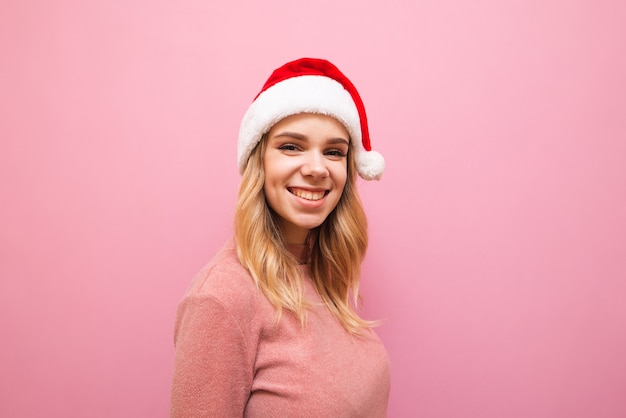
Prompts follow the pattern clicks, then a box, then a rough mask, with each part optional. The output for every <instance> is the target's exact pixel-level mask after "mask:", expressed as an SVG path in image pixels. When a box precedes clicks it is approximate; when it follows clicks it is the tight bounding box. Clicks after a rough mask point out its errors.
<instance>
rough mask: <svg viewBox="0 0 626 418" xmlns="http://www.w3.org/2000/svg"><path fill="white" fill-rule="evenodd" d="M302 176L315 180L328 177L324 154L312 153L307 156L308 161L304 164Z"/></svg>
mask: <svg viewBox="0 0 626 418" xmlns="http://www.w3.org/2000/svg"><path fill="white" fill-rule="evenodd" d="M301 171H302V175H304V176H311V177H314V178H324V177H328V175H329V172H328V167H327V166H326V158H324V154H322V153H321V152H318V151H310V152H308V153H307V155H306V160H305V161H304V163H303V164H302V168H301Z"/></svg>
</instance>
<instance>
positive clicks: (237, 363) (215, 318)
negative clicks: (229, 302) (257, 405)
mask: <svg viewBox="0 0 626 418" xmlns="http://www.w3.org/2000/svg"><path fill="white" fill-rule="evenodd" d="M240 324H241V321H238V320H237V319H236V318H234V317H233V315H232V314H231V313H230V312H229V311H228V310H227V309H226V307H225V306H223V305H222V304H221V303H220V302H219V301H218V300H216V299H215V298H213V297H211V296H203V297H192V296H187V297H186V298H185V299H184V300H183V301H182V302H181V304H180V306H179V308H178V312H177V317H176V328H175V334H174V342H175V347H176V355H175V359H174V377H173V384H172V399H171V409H170V415H171V417H185V418H188V417H208V416H220V417H241V416H243V413H244V410H245V407H246V402H247V400H248V398H249V396H250V390H251V385H252V376H253V368H254V353H251V352H250V350H249V345H250V344H249V342H248V341H246V339H245V338H244V333H243V332H242V330H241V328H240Z"/></svg>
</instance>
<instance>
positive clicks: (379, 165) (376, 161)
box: [356, 150, 385, 180]
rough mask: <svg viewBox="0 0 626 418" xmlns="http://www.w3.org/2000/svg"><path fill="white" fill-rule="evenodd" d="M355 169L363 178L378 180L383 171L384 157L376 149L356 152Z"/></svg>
mask: <svg viewBox="0 0 626 418" xmlns="http://www.w3.org/2000/svg"><path fill="white" fill-rule="evenodd" d="M356 170H357V172H358V173H359V175H360V176H361V177H362V178H363V179H365V180H380V178H381V177H382V176H383V172H384V171H385V159H384V158H383V156H382V155H380V153H378V152H376V151H365V150H360V152H357V153H356Z"/></svg>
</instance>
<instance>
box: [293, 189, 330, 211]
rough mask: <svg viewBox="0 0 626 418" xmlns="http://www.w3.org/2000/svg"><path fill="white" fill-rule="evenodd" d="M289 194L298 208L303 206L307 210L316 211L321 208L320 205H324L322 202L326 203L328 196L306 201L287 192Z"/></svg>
mask: <svg viewBox="0 0 626 418" xmlns="http://www.w3.org/2000/svg"><path fill="white" fill-rule="evenodd" d="M289 194H290V195H291V196H293V198H294V199H295V200H296V202H297V203H298V204H299V205H300V206H304V207H305V208H307V209H317V208H319V207H321V206H322V205H324V202H326V196H328V195H324V197H322V198H321V199H320V200H307V199H303V198H301V197H298V196H296V195H295V194H293V193H291V192H289Z"/></svg>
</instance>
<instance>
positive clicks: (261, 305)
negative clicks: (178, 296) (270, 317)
mask: <svg viewBox="0 0 626 418" xmlns="http://www.w3.org/2000/svg"><path fill="white" fill-rule="evenodd" d="M189 303H192V304H194V305H197V304H204V303H210V304H212V305H219V306H220V307H221V309H224V310H225V311H227V312H228V313H229V314H230V315H232V316H233V317H234V318H235V320H238V321H239V320H247V319H249V318H252V317H254V316H258V314H259V313H260V311H265V310H266V308H267V307H266V305H267V304H268V303H269V302H268V301H267V299H266V298H265V296H263V293H262V292H261V290H260V289H259V288H258V287H257V286H256V285H255V284H254V282H253V281H252V277H251V276H250V274H249V273H248V271H247V270H246V269H245V268H244V267H243V266H242V265H241V263H240V262H239V258H238V257H237V250H236V247H235V243H234V241H233V240H229V241H228V242H227V243H226V244H225V245H224V247H223V248H222V249H221V250H220V251H219V252H218V253H217V254H216V255H215V256H214V257H213V259H212V260H211V261H210V262H209V263H208V264H206V265H205V266H204V267H203V268H202V269H201V270H200V271H199V272H198V274H197V275H196V276H195V277H194V279H193V280H192V282H191V284H190V286H189V288H188V289H187V291H186V293H185V296H184V297H183V300H182V301H181V305H184V304H189Z"/></svg>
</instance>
